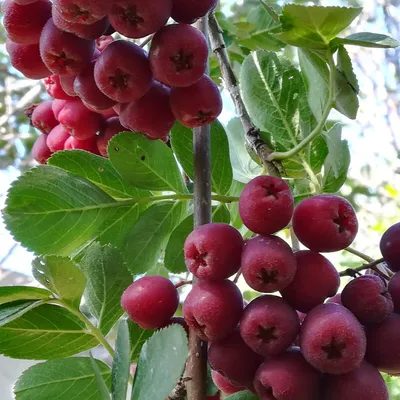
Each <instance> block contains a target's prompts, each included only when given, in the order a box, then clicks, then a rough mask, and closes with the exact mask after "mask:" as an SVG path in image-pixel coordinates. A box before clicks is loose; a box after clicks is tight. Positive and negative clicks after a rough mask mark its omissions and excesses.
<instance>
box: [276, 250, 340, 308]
mask: <svg viewBox="0 0 400 400" xmlns="http://www.w3.org/2000/svg"><path fill="white" fill-rule="evenodd" d="M295 257H296V261H297V270H296V275H295V276H294V279H293V280H292V282H291V283H290V284H289V285H288V286H286V287H285V288H284V289H283V290H281V295H282V297H283V298H284V299H285V300H286V301H287V302H288V303H289V304H290V305H291V306H292V307H294V308H295V309H296V310H299V311H301V312H304V313H308V312H309V311H310V310H311V309H313V308H314V307H316V306H317V305H319V304H322V303H323V302H324V301H325V300H326V299H327V298H328V297H331V296H334V295H335V294H336V292H337V291H338V289H339V286H340V276H339V273H338V272H337V270H336V268H335V267H334V266H333V265H332V263H331V262H330V261H329V260H328V259H327V258H325V257H324V256H322V255H321V254H319V253H315V252H313V251H310V250H302V251H298V252H296V253H295Z"/></svg>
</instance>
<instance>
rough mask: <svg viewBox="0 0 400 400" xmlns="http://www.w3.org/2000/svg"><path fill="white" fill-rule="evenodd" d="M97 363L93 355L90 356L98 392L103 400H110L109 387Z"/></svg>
mask: <svg viewBox="0 0 400 400" xmlns="http://www.w3.org/2000/svg"><path fill="white" fill-rule="evenodd" d="M96 361H97V360H95V359H94V358H93V356H92V354H90V362H91V363H92V368H93V372H94V378H95V380H96V385H97V391H98V393H99V395H100V398H101V400H110V392H109V391H108V388H107V385H106V383H105V382H104V379H103V377H102V375H101V371H100V368H99V366H98V365H97V363H96Z"/></svg>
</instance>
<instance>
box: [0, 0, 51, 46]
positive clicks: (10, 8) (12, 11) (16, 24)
mask: <svg viewBox="0 0 400 400" xmlns="http://www.w3.org/2000/svg"><path fill="white" fill-rule="evenodd" d="M2 11H3V15H4V19H3V25H4V28H5V30H6V31H7V36H8V38H9V39H10V40H12V41H13V42H15V43H19V44H37V43H39V39H40V33H41V31H42V29H43V27H44V25H45V24H46V22H47V20H48V19H49V18H50V17H51V3H50V1H48V0H37V1H35V2H34V3H31V4H25V5H20V4H17V3H16V2H14V1H13V0H5V1H4V3H3V6H2Z"/></svg>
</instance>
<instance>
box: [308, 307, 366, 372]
mask: <svg viewBox="0 0 400 400" xmlns="http://www.w3.org/2000/svg"><path fill="white" fill-rule="evenodd" d="M300 348H301V351H302V353H303V355H304V357H305V359H306V360H307V361H308V362H309V363H310V364H311V365H312V366H313V367H314V368H316V369H318V370H319V371H321V372H326V373H329V374H345V373H347V372H350V371H352V370H354V369H356V368H358V367H359V366H360V364H361V362H362V360H363V358H364V355H365V349H366V337H365V332H364V330H363V327H362V326H361V324H360V323H359V322H358V321H357V319H356V317H355V316H354V315H353V314H352V313H351V312H350V311H349V310H348V309H347V308H345V307H343V306H340V305H339V304H334V303H327V304H321V305H319V306H317V307H315V308H314V309H313V310H311V311H310V312H309V313H308V314H307V317H306V318H305V320H304V321H303V324H302V325H301V329H300Z"/></svg>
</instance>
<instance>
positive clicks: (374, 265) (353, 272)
mask: <svg viewBox="0 0 400 400" xmlns="http://www.w3.org/2000/svg"><path fill="white" fill-rule="evenodd" d="M384 261H385V260H384V259H383V258H379V259H378V260H374V261H371V262H370V263H368V264H363V265H361V266H360V267H358V268H347V269H346V270H344V271H342V272H341V273H340V276H342V277H343V276H351V277H353V278H356V277H357V276H358V275H361V272H362V271H365V270H367V269H372V270H373V271H374V272H375V273H376V274H378V275H380V276H381V277H382V278H384V279H386V280H390V277H389V276H388V275H386V274H385V273H384V272H382V271H381V270H379V269H378V265H379V264H381V263H383V262H384Z"/></svg>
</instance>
